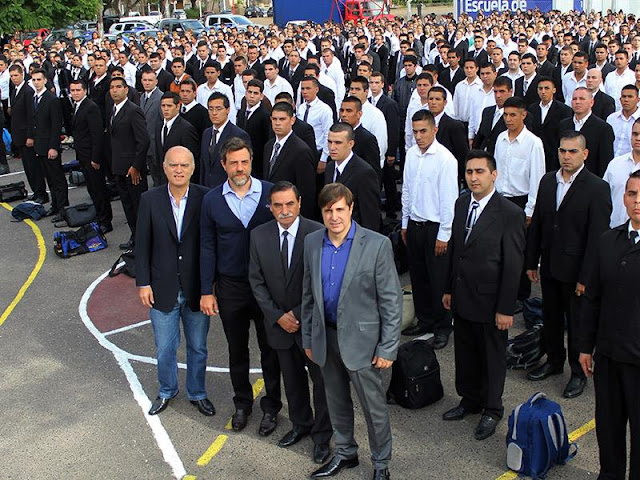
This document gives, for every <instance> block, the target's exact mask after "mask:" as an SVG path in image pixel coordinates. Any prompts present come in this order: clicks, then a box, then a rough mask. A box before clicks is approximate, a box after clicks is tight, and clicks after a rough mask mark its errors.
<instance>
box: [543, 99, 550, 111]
mask: <svg viewBox="0 0 640 480" xmlns="http://www.w3.org/2000/svg"><path fill="white" fill-rule="evenodd" d="M551 105H553V99H551V101H550V102H549V103H547V104H546V105H545V104H543V103H542V102H540V108H541V109H543V110H546V109H548V108H551Z"/></svg>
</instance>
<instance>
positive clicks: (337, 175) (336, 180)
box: [333, 168, 340, 183]
mask: <svg viewBox="0 0 640 480" xmlns="http://www.w3.org/2000/svg"><path fill="white" fill-rule="evenodd" d="M338 181H340V170H338V169H337V168H336V179H335V180H334V181H333V183H338Z"/></svg>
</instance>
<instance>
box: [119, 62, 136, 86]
mask: <svg viewBox="0 0 640 480" xmlns="http://www.w3.org/2000/svg"><path fill="white" fill-rule="evenodd" d="M120 66H121V67H122V69H123V70H124V81H125V82H127V85H129V87H130V88H136V73H138V70H137V69H136V67H135V66H134V65H133V63H131V62H127V63H125V64H124V65H120Z"/></svg>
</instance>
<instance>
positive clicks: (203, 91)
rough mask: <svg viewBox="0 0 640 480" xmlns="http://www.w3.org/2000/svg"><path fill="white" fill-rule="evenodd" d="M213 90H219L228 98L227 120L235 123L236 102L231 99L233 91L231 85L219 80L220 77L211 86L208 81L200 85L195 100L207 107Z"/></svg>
mask: <svg viewBox="0 0 640 480" xmlns="http://www.w3.org/2000/svg"><path fill="white" fill-rule="evenodd" d="M213 92H220V93H222V94H224V95H225V96H226V97H227V98H228V99H229V120H231V123H236V113H237V112H236V103H235V101H234V100H233V92H232V91H231V87H230V86H229V85H227V84H226V83H223V82H221V81H220V79H218V80H217V81H216V83H214V84H213V87H210V86H209V83H208V82H205V83H203V84H202V85H200V86H199V87H198V90H196V100H197V101H198V103H199V104H200V105H202V106H203V107H204V108H208V107H209V105H208V102H209V97H210V96H211V94H212V93H213Z"/></svg>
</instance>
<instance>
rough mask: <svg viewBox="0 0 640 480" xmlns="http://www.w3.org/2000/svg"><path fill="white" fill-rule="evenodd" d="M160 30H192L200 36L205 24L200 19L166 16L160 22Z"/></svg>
mask: <svg viewBox="0 0 640 480" xmlns="http://www.w3.org/2000/svg"><path fill="white" fill-rule="evenodd" d="M158 28H159V29H160V30H164V29H167V30H169V32H186V31H187V30H192V31H193V33H194V35H196V36H198V35H200V33H202V32H203V31H204V25H202V23H201V22H200V21H198V20H193V19H191V20H179V19H177V18H164V19H162V20H160V23H159V24H158Z"/></svg>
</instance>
